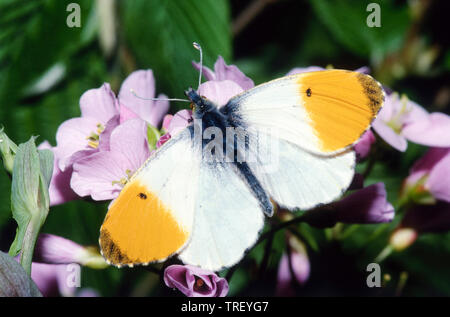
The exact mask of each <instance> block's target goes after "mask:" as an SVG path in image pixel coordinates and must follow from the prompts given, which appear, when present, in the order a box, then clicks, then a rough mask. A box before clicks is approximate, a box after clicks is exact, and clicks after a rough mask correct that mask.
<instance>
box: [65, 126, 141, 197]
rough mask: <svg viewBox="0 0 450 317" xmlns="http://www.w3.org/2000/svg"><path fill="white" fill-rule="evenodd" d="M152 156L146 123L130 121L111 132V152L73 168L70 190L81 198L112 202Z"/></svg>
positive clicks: (98, 154) (81, 162) (101, 152)
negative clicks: (86, 197) (130, 178)
mask: <svg viewBox="0 0 450 317" xmlns="http://www.w3.org/2000/svg"><path fill="white" fill-rule="evenodd" d="M149 156H150V150H149V147H148V141H147V124H146V123H145V121H143V120H141V119H131V120H128V121H126V122H124V123H123V124H121V125H120V126H118V127H117V128H116V129H115V130H114V131H113V132H112V133H111V140H110V150H109V151H100V152H98V153H95V154H92V155H90V156H88V157H85V158H83V159H80V160H78V161H77V162H76V163H75V164H74V165H73V174H72V179H71V187H72V189H73V190H74V191H75V192H76V193H77V194H78V195H79V196H82V197H84V196H91V197H92V199H94V200H107V199H113V198H115V197H117V195H118V194H119V192H120V190H121V189H122V187H123V186H124V185H125V184H126V182H127V181H128V179H129V177H131V175H133V174H134V172H135V171H136V170H137V169H138V168H139V167H140V166H141V165H142V164H143V163H144V162H145V161H146V159H147V158H148V157H149Z"/></svg>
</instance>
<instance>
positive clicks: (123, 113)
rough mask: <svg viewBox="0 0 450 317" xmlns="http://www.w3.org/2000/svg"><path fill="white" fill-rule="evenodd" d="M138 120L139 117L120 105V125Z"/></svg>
mask: <svg viewBox="0 0 450 317" xmlns="http://www.w3.org/2000/svg"><path fill="white" fill-rule="evenodd" d="M135 118H139V116H138V115H137V114H136V113H134V112H133V111H131V110H130V109H129V108H128V107H126V106H124V105H123V104H120V124H122V123H124V122H125V121H127V120H130V119H135Z"/></svg>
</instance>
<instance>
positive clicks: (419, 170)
mask: <svg viewBox="0 0 450 317" xmlns="http://www.w3.org/2000/svg"><path fill="white" fill-rule="evenodd" d="M449 175H450V148H431V149H429V150H428V152H427V153H426V154H425V155H424V156H423V157H422V158H421V159H420V160H418V161H417V162H416V163H415V164H414V166H413V167H412V169H411V173H410V175H409V176H408V178H407V179H406V181H405V188H404V190H403V192H404V193H406V194H408V195H409V196H410V197H411V198H412V199H413V200H414V201H416V202H422V203H433V200H434V199H437V200H442V201H446V202H450V177H449ZM430 195H431V197H430ZM433 198H434V199H433Z"/></svg>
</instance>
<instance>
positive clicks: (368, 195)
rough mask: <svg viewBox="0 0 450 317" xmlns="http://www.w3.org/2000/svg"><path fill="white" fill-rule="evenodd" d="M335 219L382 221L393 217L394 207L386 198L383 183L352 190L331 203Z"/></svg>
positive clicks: (353, 221)
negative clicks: (352, 191) (355, 190)
mask: <svg viewBox="0 0 450 317" xmlns="http://www.w3.org/2000/svg"><path fill="white" fill-rule="evenodd" d="M333 206H334V209H335V213H336V220H337V221H338V222H343V223H383V222H390V221H392V219H394V207H392V205H391V204H390V203H389V202H388V201H387V200H386V189H385V187H384V184H383V183H376V184H373V185H370V186H368V187H365V188H363V189H361V190H358V191H357V192H354V193H352V194H350V195H348V196H347V197H345V198H343V199H342V200H340V201H338V202H336V203H334V204H333Z"/></svg>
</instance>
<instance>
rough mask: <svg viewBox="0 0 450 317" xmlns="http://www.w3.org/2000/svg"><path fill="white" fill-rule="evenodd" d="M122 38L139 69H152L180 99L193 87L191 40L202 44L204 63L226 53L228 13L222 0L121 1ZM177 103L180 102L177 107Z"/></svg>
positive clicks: (166, 90) (228, 47)
mask: <svg viewBox="0 0 450 317" xmlns="http://www.w3.org/2000/svg"><path fill="white" fill-rule="evenodd" d="M120 5H121V6H122V7H121V8H120V9H119V12H121V14H122V20H123V27H124V30H125V35H126V39H127V41H128V43H129V46H130V48H131V49H132V53H133V54H134V55H135V56H136V59H137V62H138V67H139V68H151V69H153V70H154V73H155V77H156V83H157V85H158V86H159V85H160V86H161V87H162V88H163V89H162V90H161V91H162V92H164V93H166V94H168V95H169V96H170V97H184V95H183V91H184V90H186V88H188V87H189V86H193V87H196V86H197V80H198V72H197V71H196V70H194V68H193V67H192V64H191V62H192V61H193V60H196V61H198V60H199V55H198V51H197V50H195V49H194V48H193V46H192V42H197V43H199V44H200V45H201V46H202V48H203V53H204V54H203V56H204V62H205V64H206V65H209V66H211V65H213V63H214V62H215V60H216V59H217V56H218V55H222V56H223V57H224V58H225V60H227V62H229V59H230V57H231V32H230V27H229V22H230V16H229V15H230V13H229V11H230V10H229V5H228V1H226V0H200V1H199V0H184V1H159V0H135V1H123V2H121V3H120ZM180 106H182V105H180Z"/></svg>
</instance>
